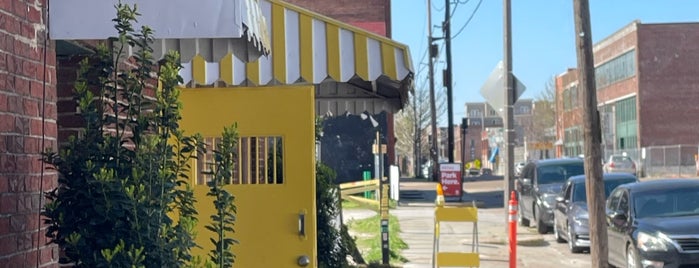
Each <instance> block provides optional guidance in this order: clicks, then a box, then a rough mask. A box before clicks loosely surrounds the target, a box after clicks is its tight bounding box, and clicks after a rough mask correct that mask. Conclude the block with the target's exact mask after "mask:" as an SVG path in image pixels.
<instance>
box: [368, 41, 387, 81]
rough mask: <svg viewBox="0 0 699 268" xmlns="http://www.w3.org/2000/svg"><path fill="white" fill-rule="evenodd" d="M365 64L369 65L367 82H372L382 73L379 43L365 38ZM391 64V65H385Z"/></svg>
mask: <svg viewBox="0 0 699 268" xmlns="http://www.w3.org/2000/svg"><path fill="white" fill-rule="evenodd" d="M366 43H367V44H366V45H367V62H368V63H369V66H367V68H368V73H369V80H371V81H374V80H376V79H377V78H379V76H381V74H382V73H383V68H382V65H381V62H382V61H383V59H382V58H381V43H379V41H378V40H375V39H371V38H367V40H366ZM387 64H393V63H387Z"/></svg>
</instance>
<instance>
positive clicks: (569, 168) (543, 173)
mask: <svg viewBox="0 0 699 268" xmlns="http://www.w3.org/2000/svg"><path fill="white" fill-rule="evenodd" d="M536 172H537V175H538V176H537V183H538V184H550V183H563V182H564V181H565V180H566V179H568V178H570V177H572V176H575V175H582V174H585V169H584V168H583V162H580V163H566V164H559V165H550V166H541V167H539V168H537V170H536Z"/></svg>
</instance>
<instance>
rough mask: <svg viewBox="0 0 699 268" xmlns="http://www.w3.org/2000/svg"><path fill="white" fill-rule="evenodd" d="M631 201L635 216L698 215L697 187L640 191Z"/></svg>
mask: <svg viewBox="0 0 699 268" xmlns="http://www.w3.org/2000/svg"><path fill="white" fill-rule="evenodd" d="M633 203H634V209H635V211H636V217H637V218H646V217H676V216H691V215H699V188H697V187H694V188H684V189H677V190H674V189H673V190H672V191H664V192H660V191H655V192H647V193H641V194H637V195H635V197H634V201H633Z"/></svg>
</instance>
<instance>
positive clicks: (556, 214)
mask: <svg viewBox="0 0 699 268" xmlns="http://www.w3.org/2000/svg"><path fill="white" fill-rule="evenodd" d="M602 180H603V181H604V197H605V198H607V197H608V196H609V194H610V193H611V192H612V190H614V189H615V188H616V187H617V186H619V185H622V184H626V183H633V182H638V178H636V176H634V175H633V174H628V173H604V174H603V175H602ZM585 181H586V177H585V175H578V176H573V177H570V178H568V180H567V181H566V183H565V185H564V186H563V191H562V192H561V194H560V195H559V196H558V197H556V209H555V210H554V211H553V233H554V236H555V237H556V241H557V242H559V243H563V242H566V241H567V242H568V248H569V249H570V252H572V253H580V252H582V251H583V250H585V249H589V248H590V225H589V213H588V209H587V194H586V192H585Z"/></svg>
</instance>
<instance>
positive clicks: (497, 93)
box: [481, 61, 527, 118]
mask: <svg viewBox="0 0 699 268" xmlns="http://www.w3.org/2000/svg"><path fill="white" fill-rule="evenodd" d="M512 78H513V80H514V90H515V98H514V100H513V101H514V102H517V99H519V96H522V93H524V91H525V90H526V89H527V87H526V86H524V84H522V82H520V81H519V80H518V79H517V77H516V76H514V75H512ZM506 91H507V90H506V89H505V68H504V65H503V63H502V61H500V62H498V65H497V66H495V69H493V72H491V73H490V75H489V76H488V79H486V80H485V83H483V86H481V96H483V98H485V101H487V102H488V104H490V106H491V107H493V109H495V111H496V112H497V113H498V115H500V117H502V118H505V113H506V111H505V106H506V103H505V102H506V100H507V98H506V97H507V95H506V94H507V92H506Z"/></svg>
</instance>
